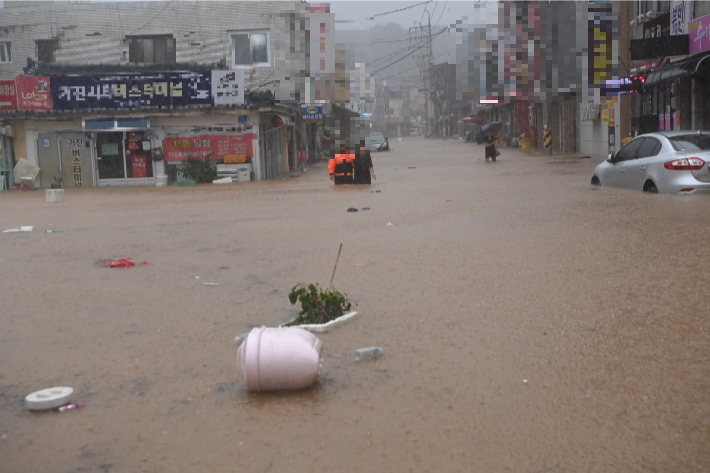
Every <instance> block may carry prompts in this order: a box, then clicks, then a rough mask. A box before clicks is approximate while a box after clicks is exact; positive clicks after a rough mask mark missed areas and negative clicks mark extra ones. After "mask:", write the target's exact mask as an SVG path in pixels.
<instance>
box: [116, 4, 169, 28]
mask: <svg viewBox="0 0 710 473" xmlns="http://www.w3.org/2000/svg"><path fill="white" fill-rule="evenodd" d="M172 3H173V2H168V3H166V4H165V6H164V7H163V8H162V10H160V11H159V12H158V13H156V14H155V15H153V17H151V19H150V20H148V21H146V22H145V23H143V24H142V25H141V26H139V27H138V28H136V29H135V30H133V31H131V32H130V33H128V34H127V35H126V36H130V35H132V34H133V33H135V32H136V31H138V30H140V29H141V28H144V27H146V26H147V25H148V24H149V23H150V22H151V21H153V20H155V19H156V18H158V16H159V15H160V14H161V13H163V12H164V11H165V9H166V8H168V7H169V6H170V5H172Z"/></svg>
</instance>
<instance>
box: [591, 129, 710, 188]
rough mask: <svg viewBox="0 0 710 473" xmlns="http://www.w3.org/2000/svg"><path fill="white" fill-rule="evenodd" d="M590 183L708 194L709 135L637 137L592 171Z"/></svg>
mask: <svg viewBox="0 0 710 473" xmlns="http://www.w3.org/2000/svg"><path fill="white" fill-rule="evenodd" d="M592 184H593V185H601V186H609V187H623V188H626V189H635V190H642V191H644V192H650V193H658V192H660V193H664V194H696V193H710V132H706V131H697V132H688V131H661V132H656V133H647V134H644V135H640V136H637V137H636V138H634V139H633V140H631V141H630V142H629V143H627V144H626V146H624V147H623V148H621V149H620V150H619V152H618V153H616V154H611V153H610V154H609V157H608V158H607V160H606V161H604V162H603V163H601V164H599V165H598V166H597V167H596V168H594V172H593V173H592Z"/></svg>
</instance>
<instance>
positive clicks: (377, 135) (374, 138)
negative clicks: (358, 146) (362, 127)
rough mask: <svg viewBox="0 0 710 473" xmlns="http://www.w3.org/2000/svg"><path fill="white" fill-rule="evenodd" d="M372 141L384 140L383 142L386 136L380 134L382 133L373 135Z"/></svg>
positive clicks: (371, 136)
mask: <svg viewBox="0 0 710 473" xmlns="http://www.w3.org/2000/svg"><path fill="white" fill-rule="evenodd" d="M370 139H371V140H383V141H384V139H385V135H382V134H380V133H373V134H372V135H370Z"/></svg>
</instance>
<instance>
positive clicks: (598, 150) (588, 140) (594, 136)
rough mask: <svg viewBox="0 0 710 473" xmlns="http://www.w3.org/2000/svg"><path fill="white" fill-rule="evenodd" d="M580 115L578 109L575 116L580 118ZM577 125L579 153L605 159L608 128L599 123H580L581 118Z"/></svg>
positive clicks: (607, 148) (607, 150)
mask: <svg viewBox="0 0 710 473" xmlns="http://www.w3.org/2000/svg"><path fill="white" fill-rule="evenodd" d="M581 113H582V111H581V108H580V110H578V111H577V114H578V115H579V116H580V117H581ZM579 123H580V130H579V131H580V146H581V147H580V152H581V153H583V154H587V155H590V156H592V157H594V158H602V159H603V158H605V157H606V156H607V155H608V154H609V145H608V142H609V127H608V126H603V124H602V122H601V121H581V118H580V121H579ZM604 125H606V124H604ZM617 150H618V147H617Z"/></svg>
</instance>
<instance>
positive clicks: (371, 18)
mask: <svg viewBox="0 0 710 473" xmlns="http://www.w3.org/2000/svg"><path fill="white" fill-rule="evenodd" d="M432 1H433V0H427V1H426V2H421V3H416V4H414V5H411V6H409V7H405V8H400V9H399V10H392V11H388V12H385V13H378V14H377V15H374V16H369V17H367V18H366V19H367V20H374V19H375V18H376V17H378V16H384V15H389V14H391V13H397V12H400V11H404V10H409V9H410V8H414V7H418V6H419V5H425V4H427V3H431V2H432Z"/></svg>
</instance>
